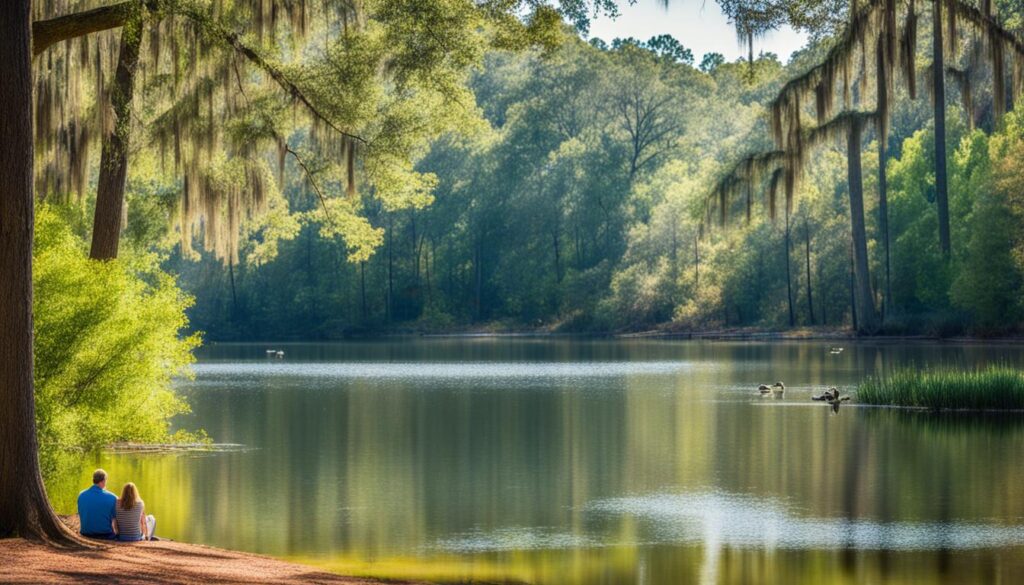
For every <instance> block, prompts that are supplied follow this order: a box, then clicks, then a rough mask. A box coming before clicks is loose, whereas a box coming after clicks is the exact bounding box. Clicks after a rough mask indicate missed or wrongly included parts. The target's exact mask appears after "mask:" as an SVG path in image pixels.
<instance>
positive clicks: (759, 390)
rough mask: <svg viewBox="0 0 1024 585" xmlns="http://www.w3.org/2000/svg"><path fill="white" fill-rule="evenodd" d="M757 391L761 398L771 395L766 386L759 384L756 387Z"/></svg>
mask: <svg viewBox="0 0 1024 585" xmlns="http://www.w3.org/2000/svg"><path fill="white" fill-rule="evenodd" d="M757 391H758V392H760V393H761V396H764V395H765V394H769V393H771V391H772V389H771V387H770V386H768V385H767V384H761V385H760V386H758V387H757Z"/></svg>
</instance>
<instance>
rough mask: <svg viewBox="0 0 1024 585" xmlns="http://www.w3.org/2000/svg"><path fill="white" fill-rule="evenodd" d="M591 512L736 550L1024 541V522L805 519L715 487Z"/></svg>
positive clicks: (603, 504) (659, 534)
mask: <svg viewBox="0 0 1024 585" xmlns="http://www.w3.org/2000/svg"><path fill="white" fill-rule="evenodd" d="M584 511H585V512H590V513H598V514H602V515H612V516H627V515H628V516H633V517H636V518H640V519H642V520H644V521H646V522H647V523H648V524H649V525H650V528H651V530H652V532H653V534H654V537H655V540H656V541H657V542H659V543H673V544H697V543H701V542H703V543H709V544H715V545H719V546H730V547H738V548H783V549H822V548H853V549H869V550H882V549H887V550H894V549H895V550H938V549H977V548H990V547H1001V546H1016V545H1022V544H1024V526H1022V525H1001V524H987V523H974V522H878V521H872V520H856V519H848V518H813V517H812V518H805V517H800V516H797V515H796V514H795V513H794V512H793V510H792V509H790V508H789V507H788V506H785V505H783V504H781V503H778V502H773V501H771V500H769V501H765V500H763V499H760V498H753V497H747V496H737V495H731V494H723V493H717V492H709V493H696V494H654V495H647V496H637V497H622V498H610V499H606V500H599V501H596V502H593V503H591V504H589V505H588V506H586V507H585V508H584Z"/></svg>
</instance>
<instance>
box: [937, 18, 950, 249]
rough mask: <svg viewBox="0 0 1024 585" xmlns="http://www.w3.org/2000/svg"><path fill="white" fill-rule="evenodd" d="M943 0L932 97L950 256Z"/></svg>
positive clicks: (943, 240) (943, 234)
mask: <svg viewBox="0 0 1024 585" xmlns="http://www.w3.org/2000/svg"><path fill="white" fill-rule="evenodd" d="M942 25H943V20H942V0H932V33H933V38H934V40H933V43H932V84H933V85H932V97H933V98H934V106H935V204H936V206H937V207H938V212H939V247H941V248H942V254H943V256H944V257H946V258H947V259H948V258H949V254H950V249H951V246H950V241H949V190H948V188H947V186H946V184H947V180H946V65H945V59H944V57H943V54H942V44H943V41H942ZM953 40H954V39H950V42H953Z"/></svg>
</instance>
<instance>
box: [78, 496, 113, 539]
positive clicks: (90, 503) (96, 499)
mask: <svg viewBox="0 0 1024 585" xmlns="http://www.w3.org/2000/svg"><path fill="white" fill-rule="evenodd" d="M116 508H117V496H115V495H114V494H112V493H110V492H108V491H107V490H105V489H103V488H101V487H100V486H98V485H94V486H92V487H91V488H88V489H84V490H82V493H80V494H78V518H79V520H80V521H81V524H82V528H81V532H82V534H84V535H86V536H113V534H114V530H113V529H112V528H111V527H110V521H111V520H113V519H114V516H115V515H116V514H117V511H116Z"/></svg>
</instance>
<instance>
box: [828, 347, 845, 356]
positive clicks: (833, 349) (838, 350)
mask: <svg viewBox="0 0 1024 585" xmlns="http://www.w3.org/2000/svg"><path fill="white" fill-rule="evenodd" d="M828 352H829V353H830V354H832V355H839V354H841V353H843V348H841V347H830V348H828Z"/></svg>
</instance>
